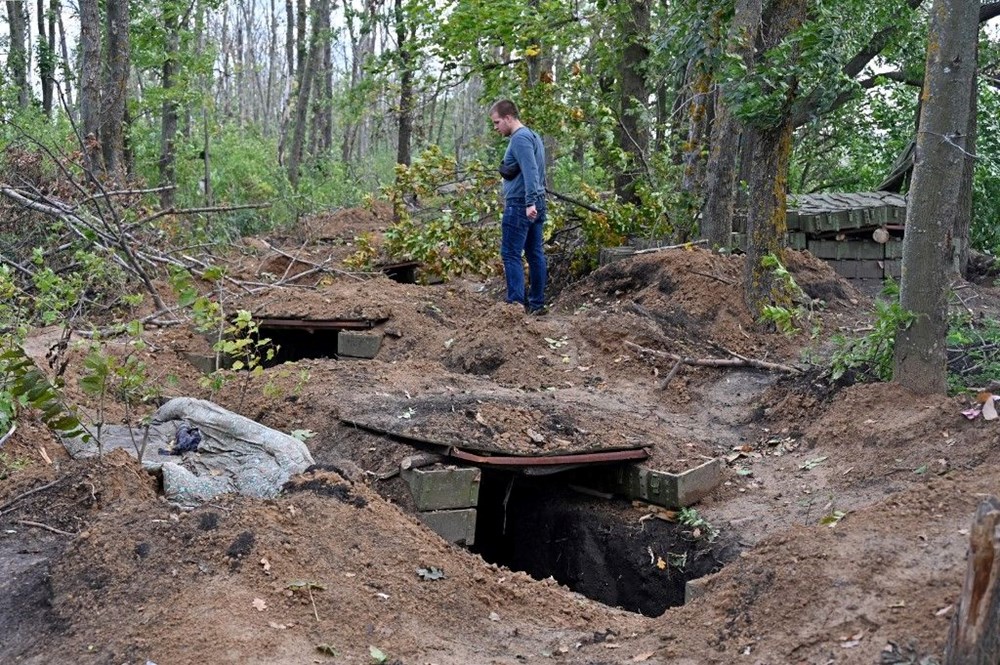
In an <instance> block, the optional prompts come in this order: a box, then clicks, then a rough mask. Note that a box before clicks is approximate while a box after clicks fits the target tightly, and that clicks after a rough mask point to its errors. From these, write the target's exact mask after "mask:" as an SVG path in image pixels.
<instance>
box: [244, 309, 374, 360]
mask: <svg viewBox="0 0 1000 665" xmlns="http://www.w3.org/2000/svg"><path fill="white" fill-rule="evenodd" d="M381 321H382V320H371V319H295V318H261V319H260V320H259V321H258V323H257V325H258V326H259V331H260V338H261V339H270V340H271V345H272V348H273V347H277V352H276V353H275V354H274V357H273V358H271V359H269V360H264V361H263V363H262V364H263V365H264V366H265V367H272V366H274V365H280V364H281V363H283V362H294V361H296V360H305V359H307V358H338V357H340V356H349V357H363V358H372V357H374V355H375V353H376V352H377V351H378V344H379V340H380V339H381V335H377V336H376V335H369V334H368V333H369V331H371V329H372V328H373V327H374V326H375V325H377V324H378V323H380V322H381ZM342 333H343V334H344V335H348V336H350V335H354V336H355V337H352V338H351V340H353V343H352V344H345V342H344V340H343V339H341V338H340V336H341V334H342ZM359 334H360V340H361V341H367V342H370V343H369V344H364V343H360V342H359V341H358V335H359ZM369 337H370V339H369ZM372 343H373V344H372ZM368 347H372V348H368ZM359 353H360V354H361V355H358V354H359Z"/></svg>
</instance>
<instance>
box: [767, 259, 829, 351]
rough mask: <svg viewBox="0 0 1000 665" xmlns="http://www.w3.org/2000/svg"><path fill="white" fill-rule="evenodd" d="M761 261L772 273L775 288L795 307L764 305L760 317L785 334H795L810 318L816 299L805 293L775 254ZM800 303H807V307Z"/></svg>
mask: <svg viewBox="0 0 1000 665" xmlns="http://www.w3.org/2000/svg"><path fill="white" fill-rule="evenodd" d="M761 263H762V265H763V266H764V268H766V269H767V270H770V271H771V273H772V274H773V275H774V278H775V281H776V282H777V288H778V289H779V291H780V293H781V294H782V297H783V298H784V297H787V301H791V302H794V303H797V304H796V306H795V307H785V306H783V305H765V306H764V310H763V311H762V312H761V315H760V318H761V320H762V321H764V322H767V323H771V324H774V327H775V328H777V329H778V331H780V332H782V333H784V334H786V335H795V334H797V333H798V332H800V328H799V326H800V325H804V324H805V323H807V322H809V321H810V320H811V319H812V315H813V307H814V306H815V304H816V301H814V300H812V299H811V298H809V296H807V295H806V293H805V291H803V290H802V287H800V286H799V285H798V282H796V281H795V277H793V276H792V273H790V272H789V271H788V268H786V267H785V266H784V264H783V263H782V262H781V259H779V258H778V257H777V256H775V255H774V254H768V255H766V256H765V257H764V258H763V259H762V261H761ZM787 301H786V302H787ZM802 303H808V307H807V306H806V305H803V304H802ZM817 332H818V331H817V330H813V336H815V335H816V334H817Z"/></svg>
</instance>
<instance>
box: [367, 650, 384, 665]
mask: <svg viewBox="0 0 1000 665" xmlns="http://www.w3.org/2000/svg"><path fill="white" fill-rule="evenodd" d="M368 653H369V654H371V657H372V662H373V663H376V665H381V664H382V663H384V662H385V661H387V660H389V656H387V655H385V653H384V652H383V651H382V650H381V649H379V648H378V647H374V646H371V645H369V646H368Z"/></svg>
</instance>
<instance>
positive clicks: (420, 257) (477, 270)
mask: <svg viewBox="0 0 1000 665" xmlns="http://www.w3.org/2000/svg"><path fill="white" fill-rule="evenodd" d="M396 174H397V177H396V182H395V183H393V184H391V185H387V186H385V187H383V188H382V192H383V194H384V195H385V197H386V198H387V199H388V200H389V202H390V203H391V204H392V206H393V210H394V211H395V214H396V218H397V220H398V221H397V222H396V223H395V224H393V226H392V227H391V228H389V229H388V230H387V231H386V233H385V247H384V251H385V254H386V256H387V259H388V260H394V261H398V260H417V261H420V262H421V264H422V271H423V274H424V275H425V276H437V277H455V276H458V275H463V274H478V275H489V274H492V273H493V272H494V270H495V268H494V264H495V261H496V257H497V247H498V244H499V234H498V231H499V229H498V228H497V225H496V224H489V222H491V221H494V220H496V219H498V218H499V210H500V206H499V200H498V197H497V193H496V192H497V178H496V176H494V175H493V174H492V173H488V172H487V171H486V169H485V167H483V166H482V165H481V164H478V163H473V164H471V165H469V166H468V167H467V169H466V170H465V171H464V172H461V171H460V170H459V168H458V165H457V164H456V163H455V160H454V159H453V158H452V157H449V156H447V155H445V154H444V153H443V152H442V151H441V150H440V148H438V147H436V146H432V147H430V148H428V149H427V150H425V151H424V152H423V153H422V154H421V155H420V156H419V157H418V158H417V159H415V160H414V161H413V164H412V165H411V166H409V167H406V166H404V165H402V164H400V165H398V166H397V168H396ZM413 202H419V203H421V204H425V205H426V207H425V208H423V209H422V210H420V211H417V212H414V211H413V206H412V203H413ZM374 258H375V253H374V252H373V249H372V244H371V242H370V241H369V240H365V239H360V240H359V251H358V252H357V253H355V255H354V256H353V257H352V258H351V259H350V260H351V265H353V266H356V267H365V268H369V269H370V268H372V267H374Z"/></svg>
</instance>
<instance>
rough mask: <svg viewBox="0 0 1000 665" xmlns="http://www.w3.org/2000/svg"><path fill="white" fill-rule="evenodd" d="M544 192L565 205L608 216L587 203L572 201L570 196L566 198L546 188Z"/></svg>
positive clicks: (577, 200)
mask: <svg viewBox="0 0 1000 665" xmlns="http://www.w3.org/2000/svg"><path fill="white" fill-rule="evenodd" d="M545 191H546V193H548V194H551V195H552V196H554V197H555V198H557V199H559V200H560V201H565V202H566V203H572V204H573V205H575V206H580V207H581V208H583V209H584V210H589V211H590V212H594V213H597V214H598V215H607V214H608V213H606V212H605V211H603V210H601V209H600V208H596V207H594V206H592V205H590V204H589V203H584V202H583V201H580V200H579V199H574V198H572V197H570V196H566V195H565V194H560V193H559V192H554V191H552V190H551V189H549V188H547V187H546V188H545Z"/></svg>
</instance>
